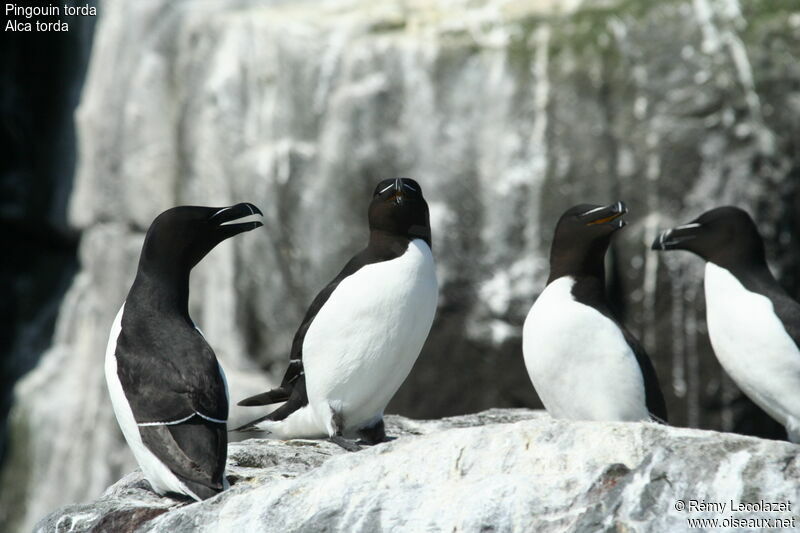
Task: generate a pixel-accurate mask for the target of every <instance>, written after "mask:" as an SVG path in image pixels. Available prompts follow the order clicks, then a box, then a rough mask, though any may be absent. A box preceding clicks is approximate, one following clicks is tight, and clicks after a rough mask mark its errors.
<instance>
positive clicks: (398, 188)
mask: <svg viewBox="0 0 800 533" xmlns="http://www.w3.org/2000/svg"><path fill="white" fill-rule="evenodd" d="M392 197H393V199H394V203H396V204H397V205H401V204H402V203H403V200H404V199H405V193H404V192H403V180H402V179H401V178H395V180H394V194H393V195H392Z"/></svg>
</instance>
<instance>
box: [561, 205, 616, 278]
mask: <svg viewBox="0 0 800 533" xmlns="http://www.w3.org/2000/svg"><path fill="white" fill-rule="evenodd" d="M627 212H628V209H627V208H626V207H625V204H624V203H622V202H616V203H613V204H611V205H606V206H601V205H591V204H580V205H576V206H574V207H570V208H569V209H567V210H566V211H565V212H564V214H563V215H561V218H560V219H559V220H558V224H556V231H555V234H554V235H553V244H552V246H551V248H550V280H549V281H553V280H555V279H558V278H559V277H561V276H565V275H594V276H598V277H599V278H600V279H601V280H602V279H603V278H604V268H603V260H604V258H605V255H606V250H607V249H608V245H609V243H610V242H611V235H612V234H613V233H614V232H615V231H617V230H618V229H620V228H622V227H623V226H625V220H623V218H622V216H623V215H624V214H625V213H627Z"/></svg>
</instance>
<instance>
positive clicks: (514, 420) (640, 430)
mask: <svg viewBox="0 0 800 533" xmlns="http://www.w3.org/2000/svg"><path fill="white" fill-rule="evenodd" d="M388 428H389V433H390V434H391V435H394V436H398V438H396V439H395V440H393V441H391V442H389V443H384V444H380V445H378V446H375V447H372V448H365V449H363V450H362V451H360V452H357V453H347V452H344V451H343V450H342V449H340V448H339V447H338V446H336V445H333V444H331V443H328V442H324V441H299V440H298V441H285V442H284V441H268V440H257V439H252V440H247V441H244V442H239V443H234V444H231V445H230V448H229V472H228V475H229V478H230V479H231V481H232V482H233V486H232V488H231V489H230V490H229V491H227V492H225V493H223V494H221V495H219V496H217V497H215V498H213V499H211V500H207V501H205V502H201V503H191V504H186V502H184V501H177V500H173V499H170V498H159V497H158V496H156V495H155V494H154V493H152V492H151V491H150V490H149V487H148V485H147V483H146V482H145V481H143V479H142V478H141V475H140V474H139V473H138V472H135V473H133V474H130V475H128V476H126V477H125V478H123V479H122V480H120V481H119V482H118V483H116V484H114V485H113V486H112V487H110V488H109V489H108V490H107V491H106V492H105V494H103V496H101V497H100V498H99V499H98V500H97V501H95V502H92V503H89V504H84V505H73V506H68V507H65V508H63V509H59V510H58V511H56V512H54V513H53V514H51V515H49V516H47V517H46V518H44V519H43V520H42V521H41V522H40V523H39V524H38V525H37V526H36V528H35V531H36V532H38V533H50V532H53V533H56V532H61V531H70V532H72V533H79V532H89V531H114V532H117V533H127V532H129V531H141V532H145V531H146V532H153V533H155V532H163V533H167V532H169V533H182V532H189V531H198V532H209V533H211V532H217V531H236V532H240V533H245V532H256V531H259V532H276V533H277V532H280V533H289V532H300V531H304V532H306V531H307V532H312V531H314V532H319V531H329V532H338V531H342V532H344V531H348V532H356V531H360V532H365V533H366V532H380V531H387V532H388V531H392V532H396V531H409V532H417V531H448V532H449V531H464V532H478V531H494V532H498V533H500V532H530V531H539V532H549V531H592V532H594V531H609V532H611V531H631V532H634V531H635V532H650V531H652V532H664V531H679V530H680V531H683V530H687V529H688V526H687V518H718V519H719V520H720V521H722V520H724V519H725V518H731V517H735V518H740V519H741V518H758V517H763V518H772V519H781V520H783V519H787V520H791V519H792V517H794V520H795V522H797V521H798V516H797V514H798V512H797V509H794V511H787V512H779V511H775V512H735V511H730V510H729V511H727V512H722V513H714V512H699V511H693V510H686V511H683V512H680V511H677V510H676V509H675V505H676V502H678V500H683V501H685V502H687V505H689V503H688V502H689V500H690V499H695V500H698V501H700V500H703V501H705V502H715V503H716V502H725V503H728V502H730V501H731V500H733V501H734V502H737V503H747V502H759V501H761V500H764V501H768V502H787V501H789V502H792V503H795V504H796V503H797V502H796V500H797V496H798V489H797V483H796V480H797V476H798V475H800V458H798V453H797V452H798V448H797V446H795V445H792V444H789V443H785V442H777V441H767V440H760V439H756V438H751V437H742V436H738V435H733V434H725V433H716V432H711V431H699V430H691V429H678V428H669V427H664V426H659V425H655V424H645V423H614V424H608V423H590V422H579V423H575V422H565V421H556V420H553V419H552V418H550V417H549V416H547V415H545V414H543V413H542V412H536V411H529V410H523V409H518V410H499V409H497V410H490V411H485V412H482V413H478V414H475V415H467V416H460V417H454V418H448V419H442V420H430V421H418V420H410V419H407V418H403V417H397V416H392V417H389V420H388ZM729 505H730V504H729V503H728V506H729ZM752 529H754V530H755V529H757V528H752Z"/></svg>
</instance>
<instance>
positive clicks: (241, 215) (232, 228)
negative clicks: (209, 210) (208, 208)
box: [209, 202, 264, 239]
mask: <svg viewBox="0 0 800 533" xmlns="http://www.w3.org/2000/svg"><path fill="white" fill-rule="evenodd" d="M263 216H264V214H263V213H262V212H261V210H260V209H259V208H258V207H256V206H254V205H253V204H251V203H247V202H243V203H241V204H236V205H232V206H230V207H223V208H222V209H220V210H218V211H217V212H216V213H214V214H213V215H211V218H210V219H209V221H210V222H211V223H212V224H214V225H216V227H217V228H218V229H219V230H221V231H222V233H223V238H225V239H227V238H228V237H232V236H234V235H237V234H239V233H242V232H245V231H250V230H254V229H256V228H260V227H261V226H263V225H264V224H262V223H261V218H262V217H263Z"/></svg>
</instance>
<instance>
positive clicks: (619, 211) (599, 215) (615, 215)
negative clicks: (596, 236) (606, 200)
mask: <svg viewBox="0 0 800 533" xmlns="http://www.w3.org/2000/svg"><path fill="white" fill-rule="evenodd" d="M627 212H628V208H627V207H626V206H625V203H624V202H616V203H613V204H611V205H607V206H605V207H597V208H595V209H590V210H589V211H587V212H585V213H583V214H582V215H580V218H583V219H585V220H586V225H587V226H596V225H600V224H603V225H608V226H611V227H612V228H613V229H614V230H618V229H620V228H622V227H623V226H625V224H626V222H625V220H624V219H623V218H622V216H623V215H624V214H625V213H627Z"/></svg>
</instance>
